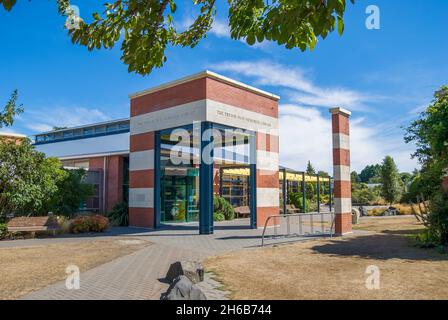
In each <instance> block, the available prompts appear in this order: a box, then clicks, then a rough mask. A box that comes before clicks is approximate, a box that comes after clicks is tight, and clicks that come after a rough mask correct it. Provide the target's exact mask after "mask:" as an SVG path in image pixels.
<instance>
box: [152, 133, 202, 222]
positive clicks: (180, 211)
mask: <svg viewBox="0 0 448 320" xmlns="http://www.w3.org/2000/svg"><path fill="white" fill-rule="evenodd" d="M198 156H199V146H198V145H197V143H196V144H195V142H194V141H193V126H186V127H181V128H174V129H166V130H162V131H161V132H160V169H159V170H160V222H162V223H176V222H193V221H199V164H197V161H196V162H195V161H194V160H195V159H196V160H197V158H198Z"/></svg>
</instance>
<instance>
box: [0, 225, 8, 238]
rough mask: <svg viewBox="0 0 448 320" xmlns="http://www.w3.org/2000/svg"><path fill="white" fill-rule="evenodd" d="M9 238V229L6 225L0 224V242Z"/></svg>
mask: <svg viewBox="0 0 448 320" xmlns="http://www.w3.org/2000/svg"><path fill="white" fill-rule="evenodd" d="M8 236H9V232H8V227H7V226H6V223H0V240H2V239H6V238H8Z"/></svg>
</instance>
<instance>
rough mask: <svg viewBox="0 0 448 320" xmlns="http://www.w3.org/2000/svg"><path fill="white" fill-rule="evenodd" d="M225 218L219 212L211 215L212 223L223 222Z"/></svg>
mask: <svg viewBox="0 0 448 320" xmlns="http://www.w3.org/2000/svg"><path fill="white" fill-rule="evenodd" d="M225 219H226V218H225V217H224V215H223V214H222V213H220V212H214V213H213V221H224V220H225Z"/></svg>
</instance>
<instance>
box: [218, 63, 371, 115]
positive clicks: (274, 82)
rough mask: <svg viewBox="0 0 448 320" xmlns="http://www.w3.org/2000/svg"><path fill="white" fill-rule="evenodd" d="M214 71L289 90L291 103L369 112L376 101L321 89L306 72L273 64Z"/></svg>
mask: <svg viewBox="0 0 448 320" xmlns="http://www.w3.org/2000/svg"><path fill="white" fill-rule="evenodd" d="M211 68H212V69H214V70H217V71H226V72H233V73H236V74H241V75H243V76H245V77H251V78H254V79H255V82H256V83H257V84H259V85H266V86H276V87H283V88H287V89H288V90H289V91H288V97H289V100H291V101H293V102H296V103H299V104H301V105H305V106H313V107H326V108H328V107H333V106H343V107H345V108H349V109H351V110H361V111H367V110H368V108H367V107H366V102H367V101H368V100H372V98H373V97H372V96H369V95H366V94H362V93H359V92H357V91H354V90H350V89H346V88H321V87H319V86H317V85H316V84H314V83H313V81H311V80H310V76H309V74H308V73H307V72H305V71H304V70H302V69H300V68H297V67H293V68H291V67H288V66H283V65H280V64H276V63H273V62H271V61H255V62H252V61H227V62H223V63H219V64H216V65H213V66H211Z"/></svg>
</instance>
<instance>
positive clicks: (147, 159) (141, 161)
mask: <svg viewBox="0 0 448 320" xmlns="http://www.w3.org/2000/svg"><path fill="white" fill-rule="evenodd" d="M150 169H154V150H145V151H136V152H131V153H130V154H129V171H136V170H150Z"/></svg>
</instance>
